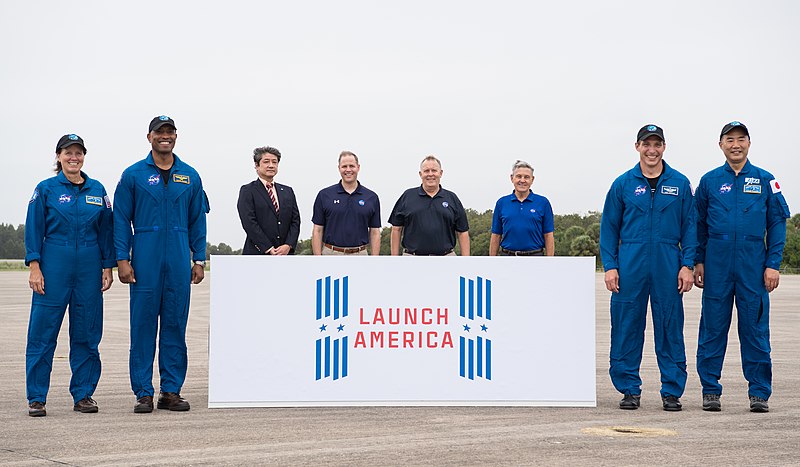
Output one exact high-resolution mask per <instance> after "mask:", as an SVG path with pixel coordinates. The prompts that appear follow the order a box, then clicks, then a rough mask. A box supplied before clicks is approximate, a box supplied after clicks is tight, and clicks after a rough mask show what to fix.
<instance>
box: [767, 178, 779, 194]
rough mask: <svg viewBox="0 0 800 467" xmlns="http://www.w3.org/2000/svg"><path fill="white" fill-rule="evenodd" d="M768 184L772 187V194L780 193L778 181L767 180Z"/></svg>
mask: <svg viewBox="0 0 800 467" xmlns="http://www.w3.org/2000/svg"><path fill="white" fill-rule="evenodd" d="M769 186H771V187H772V194H773V195H774V194H776V193H780V192H781V185H780V183H778V181H777V180H775V179H773V180H770V181H769Z"/></svg>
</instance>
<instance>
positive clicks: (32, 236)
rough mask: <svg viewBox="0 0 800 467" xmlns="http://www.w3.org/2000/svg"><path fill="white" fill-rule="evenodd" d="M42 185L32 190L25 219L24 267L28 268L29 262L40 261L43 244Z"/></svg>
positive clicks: (43, 200) (43, 198)
mask: <svg viewBox="0 0 800 467" xmlns="http://www.w3.org/2000/svg"><path fill="white" fill-rule="evenodd" d="M43 188H44V186H43V184H42V183H40V184H39V185H37V186H36V188H35V189H34V190H33V195H32V196H31V200H30V201H29V202H28V214H27V216H26V217H25V266H30V264H31V261H41V259H42V243H44V233H45V225H44V222H45V214H44V203H45V196H46V195H45V193H44V190H43Z"/></svg>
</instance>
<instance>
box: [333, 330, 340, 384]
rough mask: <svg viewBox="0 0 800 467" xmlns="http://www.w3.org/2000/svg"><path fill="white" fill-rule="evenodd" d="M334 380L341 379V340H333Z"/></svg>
mask: <svg viewBox="0 0 800 467" xmlns="http://www.w3.org/2000/svg"><path fill="white" fill-rule="evenodd" d="M333 379H334V380H337V379H339V339H334V340H333Z"/></svg>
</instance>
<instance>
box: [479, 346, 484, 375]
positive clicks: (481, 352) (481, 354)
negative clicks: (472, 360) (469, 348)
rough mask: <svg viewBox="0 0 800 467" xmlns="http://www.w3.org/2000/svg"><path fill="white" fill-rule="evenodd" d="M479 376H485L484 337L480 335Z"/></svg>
mask: <svg viewBox="0 0 800 467" xmlns="http://www.w3.org/2000/svg"><path fill="white" fill-rule="evenodd" d="M478 376H483V337H481V336H478Z"/></svg>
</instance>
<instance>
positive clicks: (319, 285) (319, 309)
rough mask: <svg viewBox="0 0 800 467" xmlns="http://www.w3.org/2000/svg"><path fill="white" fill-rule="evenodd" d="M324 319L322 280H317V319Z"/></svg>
mask: <svg viewBox="0 0 800 467" xmlns="http://www.w3.org/2000/svg"><path fill="white" fill-rule="evenodd" d="M320 318H322V279H317V319H320Z"/></svg>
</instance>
